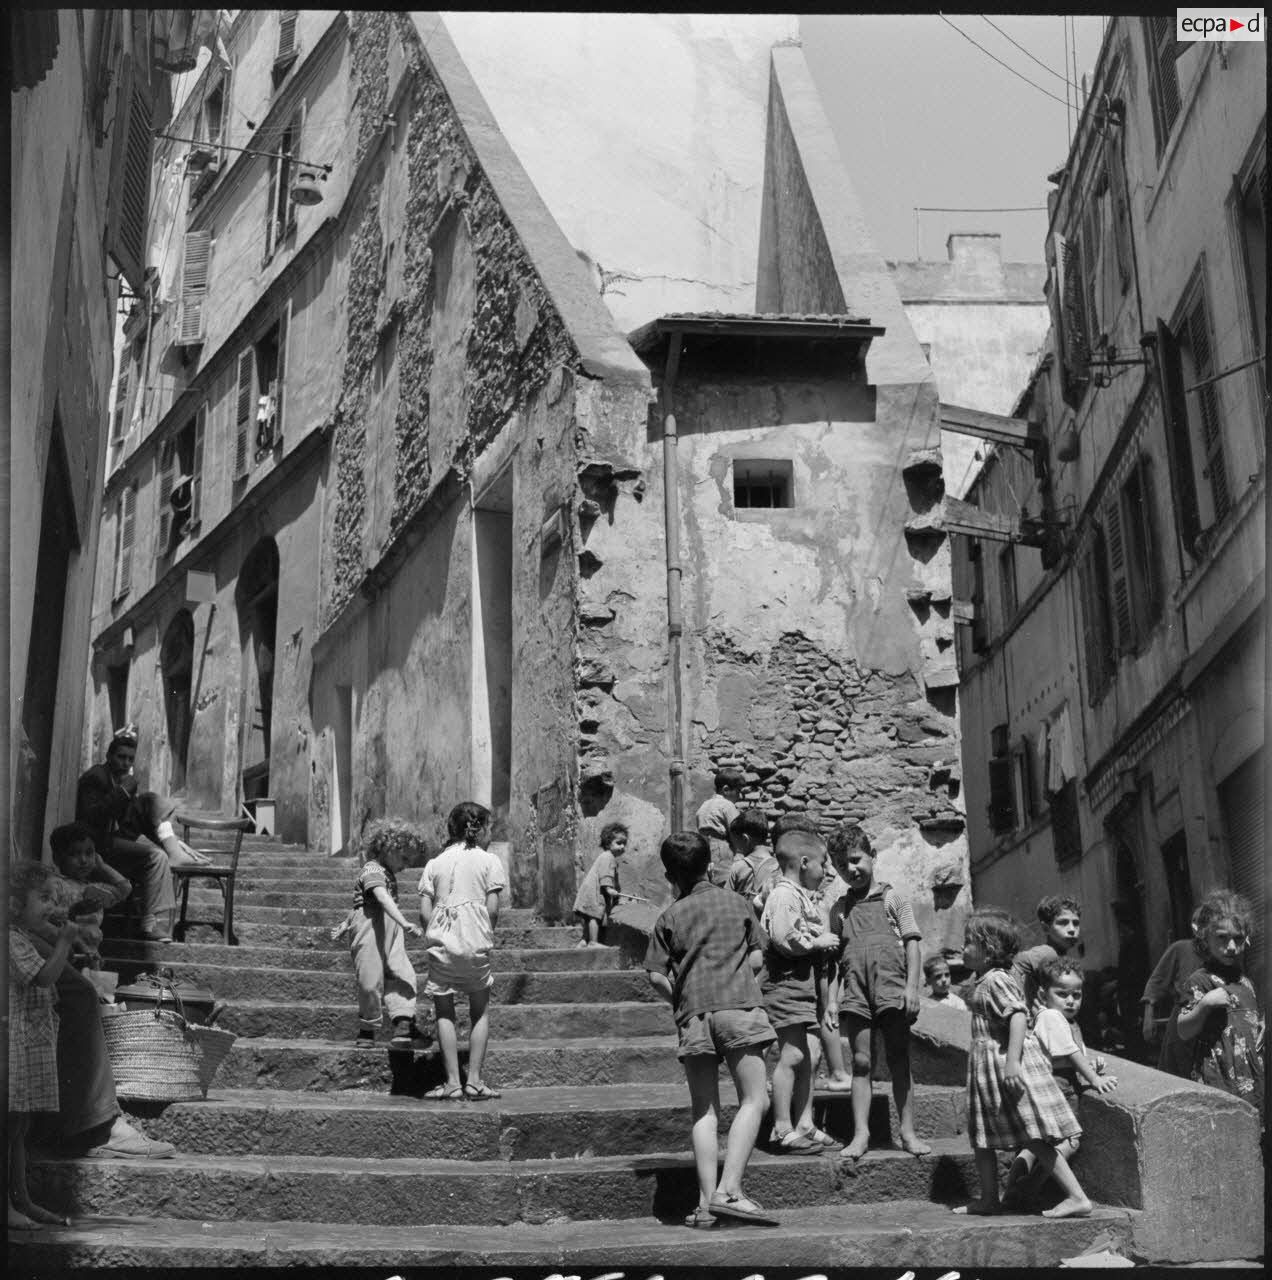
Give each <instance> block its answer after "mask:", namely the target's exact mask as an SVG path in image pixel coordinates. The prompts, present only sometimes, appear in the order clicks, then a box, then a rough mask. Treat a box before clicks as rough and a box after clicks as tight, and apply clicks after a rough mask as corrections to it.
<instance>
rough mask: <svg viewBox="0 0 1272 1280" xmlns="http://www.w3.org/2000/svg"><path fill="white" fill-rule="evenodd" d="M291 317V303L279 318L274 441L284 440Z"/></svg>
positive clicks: (272, 388) (274, 388) (274, 392)
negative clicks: (285, 394)
mask: <svg viewBox="0 0 1272 1280" xmlns="http://www.w3.org/2000/svg"><path fill="white" fill-rule="evenodd" d="M290 316H291V302H290V301H289V302H288V303H287V305H286V306H285V307H284V308H283V309H282V311H281V312H280V313H279V316H278V372H277V374H276V375H275V378H274V385H273V387H271V388H270V394H271V395H272V396H273V397H274V441H275V443H278V442H279V441H280V440H282V438H283V393H284V392H285V391H286V389H287V331H288V329H289V327H290V326H289V324H288V320H289V319H290Z"/></svg>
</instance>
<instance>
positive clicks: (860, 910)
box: [830, 827, 932, 1160]
mask: <svg viewBox="0 0 1272 1280" xmlns="http://www.w3.org/2000/svg"><path fill="white" fill-rule="evenodd" d="M834 848H835V853H834V859H835V870H836V871H838V872H839V874H840V875H841V876H842V877H843V879H844V882H845V883H846V884H847V885H848V891H847V892H846V893H845V894H844V896H843V897H842V898H840V899H839V901H838V902H837V903H835V905H834V906H833V907H832V908H831V915H830V924H831V929H832V931H833V932H834V933H835V934H837V935H838V937H839V969H838V974H837V978H836V983H835V991H834V995H833V996H832V1004H833V1006H834V1007H835V1008H836V1009H837V1011H838V1014H839V1020H840V1027H841V1029H842V1030H844V1031H846V1033H847V1036H848V1043H849V1046H850V1048H851V1050H852V1126H853V1132H852V1141H851V1142H850V1143H849V1144H848V1146H847V1147H846V1148H845V1150H844V1155H845V1157H848V1158H850V1159H853V1160H859V1159H861V1157H862V1156H864V1155H865V1154H866V1150H867V1148H868V1147H869V1145H870V1134H869V1129H868V1125H869V1120H870V1104H871V1101H872V1099H873V1096H874V1090H873V1086H872V1085H871V1082H870V1068H871V1060H872V1053H871V1048H872V1042H871V1036H872V1032H873V1030H874V1028H875V1027H878V1029H879V1032H880V1034H881V1036H882V1037H883V1047H884V1053H885V1055H886V1057H887V1060H888V1070H889V1072H890V1073H891V1075H892V1097H893V1101H894V1102H895V1103H896V1108H897V1115H898V1117H899V1121H900V1123H899V1137H900V1141H901V1149H902V1150H903V1151H908V1152H910V1154H911V1155H915V1156H925V1155H928V1154H929V1153H930V1152H931V1150H932V1148H931V1147H930V1146H928V1144H927V1143H926V1142H924V1141H923V1140H922V1139H921V1138H920V1137H919V1136H918V1134H917V1133H916V1132H915V1130H914V1097H913V1091H912V1089H911V1081H910V1024H911V1023H912V1022H913V1021H914V1020H915V1018H917V1017H918V1016H919V973H920V972H921V966H920V963H919V958H920V956H921V954H922V951H921V949H920V944H921V941H922V935H921V934H920V933H919V927H918V925H917V924H915V922H914V912H913V910H912V909H911V907H910V904H909V903H908V902H907V901H906V900H905V899H904V898H903V897H902V896H901V895H900V894H899V893H898V892H897V891H896V890H895V889H894V888H893V887H892V886H891V885H890V884H886V883H884V881H882V880H876V879H875V858H874V851H873V850H872V848H871V846H870V839H869V837H868V836H867V835H866V833H865V832H864V831H863V830H862V829H861V828H860V827H854V828H852V829H851V830H850V831H849V832H848V833H847V835H846V838H845V839H844V840H843V841H842V843H840V842H838V841H837V842H836V844H835V846H834Z"/></svg>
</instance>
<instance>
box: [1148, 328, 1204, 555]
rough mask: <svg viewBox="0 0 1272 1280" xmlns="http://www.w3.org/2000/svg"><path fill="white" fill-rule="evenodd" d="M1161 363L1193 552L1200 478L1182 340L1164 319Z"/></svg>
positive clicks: (1178, 499)
mask: <svg viewBox="0 0 1272 1280" xmlns="http://www.w3.org/2000/svg"><path fill="white" fill-rule="evenodd" d="M1157 367H1158V370H1159V372H1160V374H1161V380H1162V404H1163V406H1164V412H1165V414H1166V445H1167V452H1168V454H1169V456H1170V475H1171V484H1172V487H1173V488H1174V491H1175V492H1174V498H1175V508H1176V510H1177V511H1178V512H1179V531H1180V533H1181V534H1182V535H1183V540H1184V546H1185V548H1186V549H1187V551H1188V554H1189V555H1191V556H1195V555H1196V548H1195V544H1196V541H1197V535H1198V534H1199V533H1200V532H1201V515H1200V513H1199V511H1198V508H1197V479H1196V476H1194V475H1193V465H1192V446H1191V444H1190V442H1189V434H1188V400H1187V397H1186V396H1185V394H1184V366H1183V361H1182V359H1181V358H1180V353H1179V340H1178V339H1177V338H1176V337H1175V335H1174V333H1172V332H1171V329H1170V326H1169V325H1167V324H1166V322H1165V321H1164V320H1158V322H1157Z"/></svg>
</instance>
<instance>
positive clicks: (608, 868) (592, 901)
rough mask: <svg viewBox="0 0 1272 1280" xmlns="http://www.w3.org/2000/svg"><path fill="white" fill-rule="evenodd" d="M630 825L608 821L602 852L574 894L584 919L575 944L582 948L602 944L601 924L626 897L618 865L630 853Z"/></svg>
mask: <svg viewBox="0 0 1272 1280" xmlns="http://www.w3.org/2000/svg"><path fill="white" fill-rule="evenodd" d="M628 839H629V835H628V831H627V828H626V827H625V826H624V825H623V824H622V823H621V822H607V823H606V824H605V825H604V826H603V827H602V828H601V852H600V853H599V854H598V855H597V857H596V861H595V862H593V863H592V865H591V866H590V867H589V868H588V871H587V875H585V876H584V877H583V881H582V883H581V884H580V885H579V891H578V893H577V894H576V895H575V897H574V914H575V915H576V916H577V917H578V918H579V920H580V921H582V924H583V937H582V938H581V939H580V940H579V941H578V942H576V943H575V944H574V945H575V946H576V947H577V948H579V949H580V950H581V949H583V948H585V947H599V946H600V945H601V925H603V924H608V923H609V918H610V913H611V912H612V911H613V910H614V908H615V907H616V906H617V905H618V900H619V899H620V898H621V897H622V896H623V894H622V891H621V890H620V888H619V884H618V864H619V860H620V859H621V858H622V856H623V854H625V853H626V852H627V841H628Z"/></svg>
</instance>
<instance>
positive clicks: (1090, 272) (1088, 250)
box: [1078, 195, 1107, 362]
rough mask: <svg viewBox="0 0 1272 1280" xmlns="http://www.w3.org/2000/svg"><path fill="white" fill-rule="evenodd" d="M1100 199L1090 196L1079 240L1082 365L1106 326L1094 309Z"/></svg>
mask: <svg viewBox="0 0 1272 1280" xmlns="http://www.w3.org/2000/svg"><path fill="white" fill-rule="evenodd" d="M1100 221H1101V220H1100V196H1098V195H1092V196H1091V197H1090V199H1088V200H1087V203H1086V208H1085V209H1084V210H1083V213H1082V240H1081V243H1080V245H1079V250H1080V256H1081V262H1082V290H1081V293H1080V294H1079V297H1078V305H1079V306H1080V307H1081V308H1082V334H1083V339H1084V351H1083V361H1084V362H1085V361H1087V360H1089V359H1090V357H1091V352H1092V351H1094V350H1095V347H1096V344H1097V343H1098V342H1099V340H1100V325H1101V324H1102V323H1107V320H1106V318H1105V317H1103V316H1101V315H1100V311H1099V307H1098V305H1097V295H1098V291H1099V262H1100V231H1101V226H1100Z"/></svg>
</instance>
